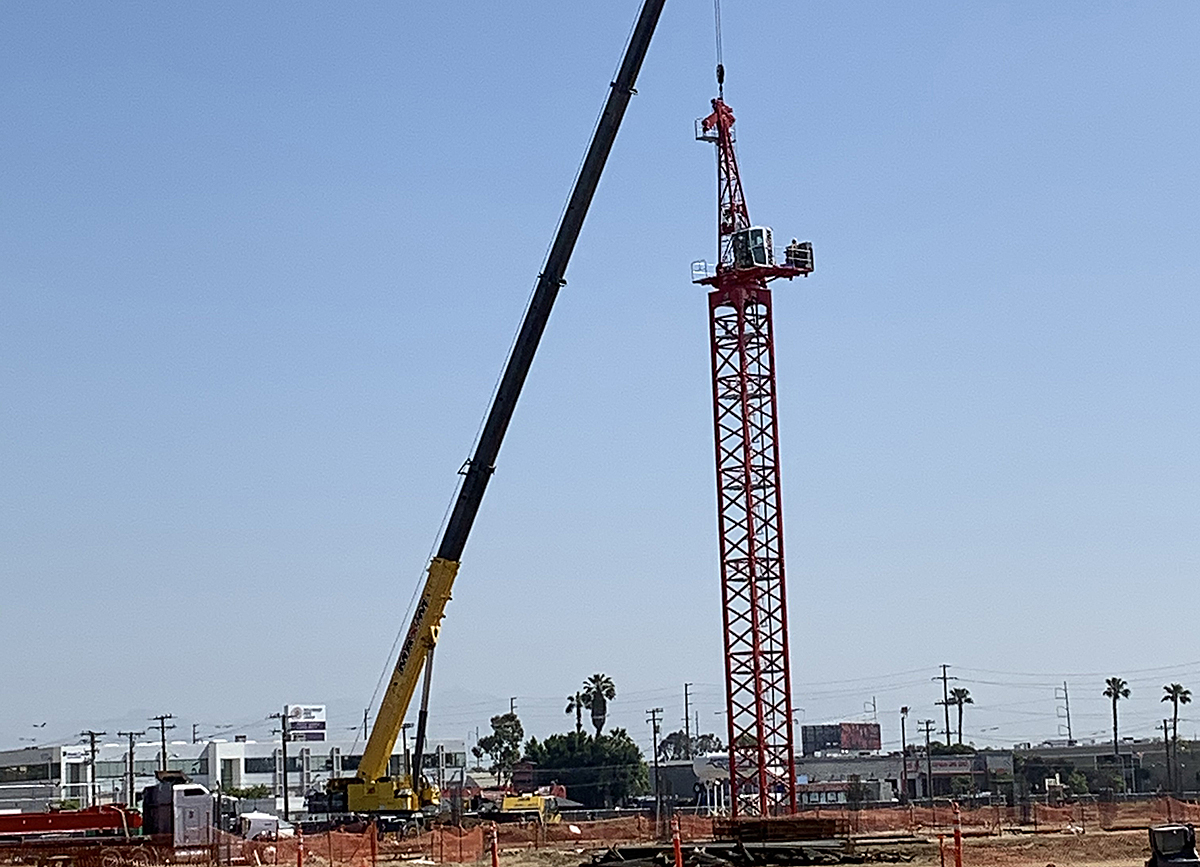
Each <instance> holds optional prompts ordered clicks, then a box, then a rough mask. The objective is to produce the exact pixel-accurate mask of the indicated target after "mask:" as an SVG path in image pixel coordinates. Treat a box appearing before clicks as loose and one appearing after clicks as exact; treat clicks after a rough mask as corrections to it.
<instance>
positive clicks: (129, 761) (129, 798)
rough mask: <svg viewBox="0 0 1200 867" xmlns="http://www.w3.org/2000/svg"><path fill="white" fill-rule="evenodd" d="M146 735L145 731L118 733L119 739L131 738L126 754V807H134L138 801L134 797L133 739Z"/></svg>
mask: <svg viewBox="0 0 1200 867" xmlns="http://www.w3.org/2000/svg"><path fill="white" fill-rule="evenodd" d="M144 734H145V732H144V731H140V732H117V737H119V738H129V752H128V753H126V754H125V781H126V786H127V788H126V791H125V806H126V807H132V806H133V804H134V801H136V800H137V799H136V798H135V797H134V792H133V787H134V782H133V776H134V775H133V739H134V738H136V737H137V736H138V735H144Z"/></svg>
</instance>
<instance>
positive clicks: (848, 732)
mask: <svg viewBox="0 0 1200 867" xmlns="http://www.w3.org/2000/svg"><path fill="white" fill-rule="evenodd" d="M800 748H801V751H802V752H803V753H804V755H806V756H811V755H812V754H813V753H817V752H852V753H862V752H874V751H875V750H879V749H882V748H883V739H882V737H881V735H880V731H879V723H857V722H844V723H833V724H832V725H815V726H801V727H800Z"/></svg>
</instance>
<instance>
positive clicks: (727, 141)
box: [695, 98, 812, 818]
mask: <svg viewBox="0 0 1200 867" xmlns="http://www.w3.org/2000/svg"><path fill="white" fill-rule="evenodd" d="M712 105H713V113H712V114H711V115H709V116H708V117H706V118H704V119H703V120H702V121H699V122H698V125H697V138H698V139H700V140H702V141H709V142H712V143H714V144H715V145H716V147H717V191H718V197H719V216H718V251H717V253H718V263H717V266H716V273H715V274H712V275H709V274H708V273H707V268H704V269H703V270H704V272H705V276H704V277H702V278H701V279H698V280H696V281H695V282H697V283H701V284H704V285H708V286H711V287H713V288H712V291H711V292H710V293H709V296H708V309H709V327H710V338H711V341H712V382H713V426H714V439H715V446H716V463H717V508H718V529H719V533H720V554H721V594H722V603H723V620H724V632H725V680H726V702H727V707H726V710H727V713H728V736H729V777H730V788H731V791H730V800H731V805H732V810H733V815H734V817H735V818H736V817H738V816H740V815H747V816H766V815H772V814H778V813H792V812H795V810H796V776H795V761H794V756H795V750H794V746H793V730H792V697H791V695H792V693H791V675H790V673H789V668H788V637H787V593H786V586H785V580H784V557H783V508H782V500H781V493H780V481H779V437H778V425H777V421H776V393H775V346H774V336H773V330H772V321H771V291H770V289H768V288H767V284H768V282H770V281H771V280H775V279H777V278H780V277H783V278H787V279H791V278H793V277H798V276H804V275H807V274H808V273H809V272H810V271H811V270H812V246H811V244H808V243H804V244H799V243H797V242H793V243H792V244H791V245H790V246H789V247H788V250H787V261H786V263H785V264H782V265H777V264H776V263H775V258H774V252H773V249H772V245H771V231H770V229H767V228H765V227H755V226H752V225H751V224H750V217H749V212H748V210H747V207H746V200H745V196H744V194H743V191H742V182H741V177H740V175H739V173H738V166H737V158H736V156H735V153H734V147H733V143H734V127H733V124H734V117H733V112H732V111H731V110H730V109H729V107H728V106H727V105H726V104H725V103H724V101H723V100H722V99H719V98H718V99H715V100H713V103H712Z"/></svg>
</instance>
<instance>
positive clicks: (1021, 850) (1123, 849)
mask: <svg viewBox="0 0 1200 867" xmlns="http://www.w3.org/2000/svg"><path fill="white" fill-rule="evenodd" d="M857 849H858V851H861V852H864V853H869V852H879V853H894V854H898V855H900V856H901V857H902V858H903V860H902V861H901V862H900V863H902V864H903V863H906V862H907V863H911V864H913V865H914V867H940V865H941V858H940V857H939V854H938V846H937V840H936V839H934V840H932V841H930V842H925V843H921V844H890V845H886V846H874V845H868V846H859V847H857ZM591 851H592V850H590V849H574V850H572V849H566V850H563V849H530V850H524V851H520V852H518V851H514V850H509V851H508V852H505V853H503V854H502V856H501V859H500V865H501V867H577V865H580V864H585V863H588V862H589V861H590V853H591ZM1149 856H1150V847H1149V844H1148V843H1147V838H1146V832H1145V831H1100V832H1094V833H1088V834H1066V833H1059V834H1006V835H1004V836H1000V837H971V838H967V839H966V840H964V841H963V867H1084V865H1087V867H1142V865H1143V864H1144V863H1145V861H1146V859H1147V858H1148V857H1149ZM868 857H869V856H868ZM884 857H887V856H886V855H885V856H884ZM909 859H911V860H909ZM946 865H947V867H954V841H953V840H952V839H950V838H947V839H946Z"/></svg>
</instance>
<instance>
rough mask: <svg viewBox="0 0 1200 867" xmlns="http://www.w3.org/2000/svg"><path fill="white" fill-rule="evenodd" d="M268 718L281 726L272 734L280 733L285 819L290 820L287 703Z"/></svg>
mask: <svg viewBox="0 0 1200 867" xmlns="http://www.w3.org/2000/svg"><path fill="white" fill-rule="evenodd" d="M268 719H277V720H279V728H277V729H275V731H274V732H272V734H275V733H278V734H279V742H280V745H281V746H280V753H281V754H282V758H283V821H285V822H290V821H291V817H290V816H289V813H290V812H291V811H290V810H289V809H288V755H287V745H288V715H287V705H284V706H283V713H273V714H271V716H269V717H268Z"/></svg>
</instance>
